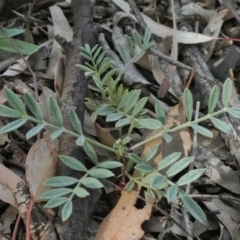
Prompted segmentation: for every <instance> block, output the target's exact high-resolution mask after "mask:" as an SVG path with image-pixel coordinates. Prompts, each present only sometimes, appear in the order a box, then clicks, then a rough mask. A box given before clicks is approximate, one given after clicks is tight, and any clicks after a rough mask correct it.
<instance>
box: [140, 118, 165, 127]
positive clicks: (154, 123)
mask: <svg viewBox="0 0 240 240" xmlns="http://www.w3.org/2000/svg"><path fill="white" fill-rule="evenodd" d="M138 123H139V124H140V125H142V126H143V127H145V128H147V129H153V130H154V129H159V128H161V127H162V126H163V125H162V123H161V122H159V121H158V120H156V119H152V118H143V119H138Z"/></svg>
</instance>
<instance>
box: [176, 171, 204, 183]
mask: <svg viewBox="0 0 240 240" xmlns="http://www.w3.org/2000/svg"><path fill="white" fill-rule="evenodd" d="M205 170H206V169H203V168H199V169H194V170H192V171H190V172H188V173H186V174H185V175H183V176H182V177H181V178H180V179H179V180H178V181H177V183H176V184H177V185H178V186H182V185H185V184H188V183H191V182H194V181H196V180H197V179H198V178H200V177H201V176H202V175H203V173H204V172H205Z"/></svg>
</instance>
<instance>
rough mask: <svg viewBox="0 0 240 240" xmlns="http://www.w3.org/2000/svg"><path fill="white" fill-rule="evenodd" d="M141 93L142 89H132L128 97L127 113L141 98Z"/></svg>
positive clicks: (125, 110)
mask: <svg viewBox="0 0 240 240" xmlns="http://www.w3.org/2000/svg"><path fill="white" fill-rule="evenodd" d="M140 93H141V90H134V91H132V94H131V95H130V97H129V98H128V100H127V102H126V105H125V108H124V112H125V113H128V112H129V111H130V110H131V109H132V108H133V107H134V106H135V105H136V103H137V101H138V99H139V96H140Z"/></svg>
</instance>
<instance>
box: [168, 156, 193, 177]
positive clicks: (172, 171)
mask: <svg viewBox="0 0 240 240" xmlns="http://www.w3.org/2000/svg"><path fill="white" fill-rule="evenodd" d="M193 160H194V158H193V157H185V158H182V159H181V160H179V161H178V162H176V163H174V164H173V165H172V166H171V167H170V168H169V169H168V170H167V172H166V175H167V176H168V177H172V176H175V175H176V174H178V173H179V172H181V171H182V170H183V169H185V168H186V167H187V166H188V165H189V164H190V163H191V162H192V161H193Z"/></svg>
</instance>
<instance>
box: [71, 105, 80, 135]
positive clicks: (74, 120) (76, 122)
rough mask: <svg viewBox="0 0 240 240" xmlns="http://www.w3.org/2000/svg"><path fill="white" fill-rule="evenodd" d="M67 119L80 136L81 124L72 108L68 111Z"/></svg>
mask: <svg viewBox="0 0 240 240" xmlns="http://www.w3.org/2000/svg"><path fill="white" fill-rule="evenodd" d="M69 119H70V121H71V124H72V126H73V128H74V129H75V131H76V132H77V133H79V134H82V124H81V122H80V120H79V118H78V116H77V114H76V112H75V111H74V109H72V108H71V109H70V111H69Z"/></svg>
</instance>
